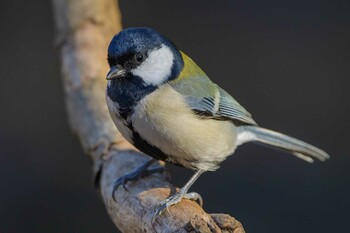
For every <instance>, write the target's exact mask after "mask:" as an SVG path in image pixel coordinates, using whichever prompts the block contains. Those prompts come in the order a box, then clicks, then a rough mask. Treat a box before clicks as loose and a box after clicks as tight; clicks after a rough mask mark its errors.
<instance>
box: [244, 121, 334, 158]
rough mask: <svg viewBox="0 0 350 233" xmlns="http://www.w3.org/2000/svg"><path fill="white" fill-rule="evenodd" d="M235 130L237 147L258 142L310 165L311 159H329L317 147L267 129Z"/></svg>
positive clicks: (252, 127) (248, 128) (245, 127)
mask: <svg viewBox="0 0 350 233" xmlns="http://www.w3.org/2000/svg"><path fill="white" fill-rule="evenodd" d="M237 129H238V136H237V146H239V145H241V144H243V143H246V142H251V141H255V142H260V143H263V144H266V145H270V146H273V147H276V148H279V149H282V150H285V151H288V152H290V153H291V154H293V155H295V156H296V157H298V158H300V159H303V160H305V161H307V162H310V163H312V162H313V158H317V159H319V160H321V161H325V160H326V159H329V158H330V156H329V155H328V154H327V153H326V152H325V151H323V150H321V149H318V148H317V147H314V146H312V145H310V144H308V143H306V142H303V141H300V140H298V139H295V138H292V137H290V136H287V135H284V134H281V133H278V132H275V131H272V130H269V129H264V128H260V127H259V126H239V127H237Z"/></svg>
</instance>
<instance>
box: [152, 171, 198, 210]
mask: <svg viewBox="0 0 350 233" xmlns="http://www.w3.org/2000/svg"><path fill="white" fill-rule="evenodd" d="M203 172H204V171H203V170H198V171H196V173H194V175H193V176H192V177H191V179H190V180H189V181H188V182H187V183H186V184H185V186H183V187H182V188H181V189H180V190H179V192H177V193H176V194H174V195H172V196H170V197H168V198H167V199H165V200H164V201H162V202H161V203H160V205H159V206H158V207H157V208H156V213H155V216H159V215H161V214H162V213H163V212H164V211H165V210H167V209H168V207H170V206H172V205H175V204H177V203H179V202H180V201H181V200H182V198H185V199H190V200H194V201H197V202H198V204H199V205H200V206H202V205H203V200H202V197H201V196H200V195H199V194H198V193H195V192H192V193H187V191H188V190H189V188H190V187H191V186H192V185H193V183H194V182H195V181H196V180H197V179H198V177H199V176H200V175H201V174H202V173H203Z"/></svg>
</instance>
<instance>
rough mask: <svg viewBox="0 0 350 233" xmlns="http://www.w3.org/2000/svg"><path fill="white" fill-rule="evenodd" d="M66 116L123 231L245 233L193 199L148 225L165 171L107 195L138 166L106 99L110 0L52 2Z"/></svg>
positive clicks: (113, 18) (164, 190) (116, 25)
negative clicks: (208, 212)
mask: <svg viewBox="0 0 350 233" xmlns="http://www.w3.org/2000/svg"><path fill="white" fill-rule="evenodd" d="M52 2H53V11H54V17H55V23H56V29H57V39H56V46H57V47H58V49H59V52H60V58H61V66H62V67H61V69H62V78H63V84H64V85H63V86H64V90H65V99H66V105H67V112H68V119H69V122H70V125H71V127H72V129H73V131H74V132H75V133H76V134H77V135H78V137H79V139H80V141H81V144H82V146H83V148H84V151H85V152H86V153H87V154H88V155H89V156H90V157H91V159H92V161H93V171H94V173H95V174H96V176H97V179H98V181H99V183H98V184H99V188H100V191H101V194H102V198H103V201H104V203H105V206H106V209H107V211H108V213H109V215H110V217H111V219H112V220H113V222H114V223H115V224H116V226H117V227H118V228H119V229H120V230H121V231H122V232H235V233H239V232H244V230H243V227H242V225H241V224H240V223H239V222H238V221H236V220H235V219H234V218H233V217H231V216H229V215H225V214H211V215H210V214H207V213H205V212H204V210H203V209H202V208H201V207H200V206H199V205H198V204H197V203H196V202H193V201H189V200H183V201H181V203H179V204H177V205H175V206H172V207H170V210H169V213H165V214H163V215H162V216H161V217H159V218H157V220H156V221H155V222H154V223H153V224H152V221H151V220H152V217H153V215H154V212H155V211H154V209H155V207H156V206H157V205H158V204H159V203H160V201H162V200H164V199H165V198H167V197H168V196H169V194H170V190H175V187H174V186H173V185H172V184H170V183H169V182H168V181H166V177H165V175H164V174H156V175H152V176H150V177H147V178H144V179H142V182H134V183H132V184H128V190H127V191H126V190H124V189H123V188H119V189H118V190H117V192H116V195H115V198H116V202H114V201H113V199H112V186H113V182H114V181H115V180H116V179H117V178H119V177H121V176H123V175H125V174H126V173H129V172H131V171H132V170H134V169H135V168H136V167H138V166H140V165H141V164H143V163H144V162H145V161H146V160H147V159H149V158H148V157H147V156H145V155H143V154H141V153H139V152H137V151H136V150H135V149H134V148H133V147H132V146H131V145H130V144H128V143H127V142H126V141H125V140H124V138H123V137H122V136H121V135H120V133H119V132H118V131H117V129H116V127H115V126H114V123H113V122H112V120H111V118H110V116H109V113H108V109H107V106H106V103H105V88H106V80H105V78H104V77H105V75H106V73H107V71H108V66H107V62H106V51H107V46H108V43H109V41H110V40H111V38H112V36H113V35H114V34H115V33H117V32H118V31H120V30H121V23H120V21H121V20H120V18H121V14H120V12H119V10H118V7H117V5H116V1H115V0H74V1H72V0H53V1H52Z"/></svg>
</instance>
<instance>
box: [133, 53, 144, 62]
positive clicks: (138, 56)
mask: <svg viewBox="0 0 350 233" xmlns="http://www.w3.org/2000/svg"><path fill="white" fill-rule="evenodd" d="M144 60H145V55H144V54H142V53H137V54H135V62H136V63H138V64H140V63H141V62H143V61H144Z"/></svg>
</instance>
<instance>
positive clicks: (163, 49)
mask: <svg viewBox="0 0 350 233" xmlns="http://www.w3.org/2000/svg"><path fill="white" fill-rule="evenodd" d="M108 63H109V66H110V71H109V73H108V74H107V80H108V84H107V92H106V99H107V105H108V108H109V111H110V115H111V117H112V119H113V121H114V123H115V125H116V126H117V128H118V130H119V131H120V132H121V134H122V135H123V136H124V137H125V138H126V140H127V141H129V142H130V143H131V144H133V145H134V146H135V147H136V148H138V149H139V150H140V151H142V152H144V153H145V154H147V155H149V156H151V157H153V158H154V159H156V160H163V161H166V162H168V163H172V164H176V165H179V166H183V167H186V168H190V169H192V170H194V171H196V172H195V174H194V175H193V177H192V178H191V179H190V180H189V182H188V183H187V184H186V185H185V186H184V187H183V188H182V189H180V191H179V192H178V193H177V194H175V195H173V196H171V197H169V198H168V199H166V200H165V201H163V202H162V203H161V204H160V206H159V207H158V209H157V213H158V214H160V213H162V212H163V211H164V209H166V208H167V207H169V206H171V205H173V204H176V203H177V202H179V201H181V199H182V198H191V199H197V198H200V197H199V195H198V194H196V193H187V191H188V189H189V187H190V186H191V185H192V184H193V183H194V181H195V180H196V179H197V178H198V177H199V176H200V174H202V173H203V172H205V171H214V170H216V169H217V168H218V167H219V164H220V163H221V162H222V161H224V160H225V159H226V158H227V157H228V156H229V155H232V154H233V153H234V151H235V150H236V148H237V147H238V146H240V145H242V144H243V143H246V142H259V143H263V144H267V145H270V146H272V147H275V148H279V149H282V150H284V151H286V152H289V153H291V154H292V155H295V156H297V157H298V158H301V159H303V160H305V161H307V162H312V161H313V159H315V158H316V159H319V160H321V161H324V160H326V159H328V158H329V155H328V154H327V153H326V152H324V151H322V150H320V149H318V148H316V147H314V146H312V145H309V144H307V143H305V142H302V141H300V140H298V139H295V138H292V137H289V136H287V135H284V134H281V133H277V132H274V131H272V130H269V129H264V128H261V127H260V126H259V125H258V124H257V123H256V122H255V121H254V120H253V118H252V116H251V114H250V113H249V112H248V111H247V110H246V109H245V108H243V107H242V106H241V105H240V104H239V103H238V102H237V101H236V100H235V99H234V98H233V97H231V96H230V95H229V94H228V93H227V92H226V91H225V90H223V89H221V88H220V87H219V86H218V85H216V84H215V83H213V82H212V81H211V80H210V79H209V78H208V76H207V75H206V74H205V73H204V72H203V71H202V69H201V68H200V67H198V65H197V64H196V63H195V62H194V61H193V60H191V58H189V57H188V56H187V55H186V54H185V53H183V52H182V51H180V50H179V49H178V48H177V47H176V46H175V45H174V43H172V42H171V41H170V40H169V39H167V38H165V37H164V36H162V35H161V34H160V33H158V32H157V31H155V30H153V29H150V28H128V29H125V30H123V31H121V32H120V33H118V34H117V35H115V36H114V37H113V39H112V41H111V42H110V45H109V47H108ZM149 164H151V162H149V163H147V165H146V166H143V167H142V169H146V168H147V166H148V165H149ZM117 183H118V184H116V187H115V188H117V186H118V185H119V184H120V182H119V181H118V182H117Z"/></svg>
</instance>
